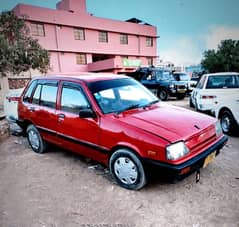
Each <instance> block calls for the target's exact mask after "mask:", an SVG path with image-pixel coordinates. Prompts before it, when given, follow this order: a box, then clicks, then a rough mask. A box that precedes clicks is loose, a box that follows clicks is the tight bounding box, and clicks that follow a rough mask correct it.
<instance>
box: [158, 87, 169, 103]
mask: <svg viewBox="0 0 239 227" xmlns="http://www.w3.org/2000/svg"><path fill="white" fill-rule="evenodd" d="M158 97H159V98H160V99H161V100H162V101H166V100H168V92H167V90H165V89H161V90H159V91H158Z"/></svg>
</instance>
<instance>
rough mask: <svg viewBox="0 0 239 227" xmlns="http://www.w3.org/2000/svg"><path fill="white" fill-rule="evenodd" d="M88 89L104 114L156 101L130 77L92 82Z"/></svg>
mask: <svg viewBox="0 0 239 227" xmlns="http://www.w3.org/2000/svg"><path fill="white" fill-rule="evenodd" d="M89 89H90V90H91V92H92V94H93V96H94V98H95V100H96V102H97V104H98V105H99V107H100V109H101V110H102V112H103V113H104V114H108V113H117V114H119V113H121V112H123V111H126V110H129V109H134V108H139V107H146V106H149V105H151V104H153V103H155V102H157V101H158V98H157V97H155V96H154V95H153V94H152V93H151V92H150V91H149V90H148V89H146V88H145V87H144V86H142V85H141V84H140V83H139V82H137V81H135V80H133V79H130V78H125V79H112V80H104V81H97V82H92V83H90V84H89Z"/></svg>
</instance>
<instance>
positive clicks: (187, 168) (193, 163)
mask: <svg viewBox="0 0 239 227" xmlns="http://www.w3.org/2000/svg"><path fill="white" fill-rule="evenodd" d="M227 140H228V137H227V136H225V135H224V136H223V137H222V138H221V139H220V140H219V141H217V142H216V143H215V144H213V145H212V146H211V147H209V148H208V149H206V150H205V151H203V152H202V153H200V154H199V155H197V156H195V157H193V158H192V159H190V160H188V161H186V162H184V163H181V164H179V165H174V164H170V163H165V162H160V161H155V160H151V159H143V161H144V163H145V164H146V165H150V166H153V167H157V168H158V170H160V173H162V174H163V175H164V174H166V175H170V176H171V177H173V178H177V177H180V176H183V175H186V174H189V173H192V172H195V171H197V170H199V169H200V168H202V167H203V165H204V161H205V159H206V158H207V157H208V155H210V154H211V153H213V152H214V151H216V155H218V154H219V152H220V149H222V148H223V146H224V145H225V144H226V142H227Z"/></svg>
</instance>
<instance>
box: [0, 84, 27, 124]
mask: <svg viewBox="0 0 239 227" xmlns="http://www.w3.org/2000/svg"><path fill="white" fill-rule="evenodd" d="M22 91H23V88H20V89H12V90H10V91H9V92H8V93H7V95H6V97H5V99H4V104H3V110H4V114H5V116H6V118H7V120H8V121H15V120H16V119H18V111H17V106H18V101H19V98H20V96H21V94H22Z"/></svg>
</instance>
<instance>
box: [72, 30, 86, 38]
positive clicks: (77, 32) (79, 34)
mask: <svg viewBox="0 0 239 227" xmlns="http://www.w3.org/2000/svg"><path fill="white" fill-rule="evenodd" d="M74 37H75V39H76V40H85V29H84V28H75V29H74Z"/></svg>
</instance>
